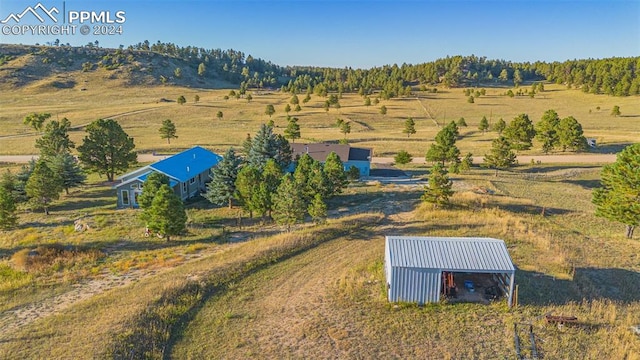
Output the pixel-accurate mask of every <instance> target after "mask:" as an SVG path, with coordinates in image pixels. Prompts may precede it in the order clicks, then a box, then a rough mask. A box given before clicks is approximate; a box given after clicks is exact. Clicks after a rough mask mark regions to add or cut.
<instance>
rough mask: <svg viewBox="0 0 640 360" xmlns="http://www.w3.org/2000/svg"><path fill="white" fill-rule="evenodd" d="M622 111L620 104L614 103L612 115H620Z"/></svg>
mask: <svg viewBox="0 0 640 360" xmlns="http://www.w3.org/2000/svg"><path fill="white" fill-rule="evenodd" d="M621 114H622V113H621V112H620V106H618V105H614V106H613V108H612V109H611V116H615V117H618V116H620V115H621Z"/></svg>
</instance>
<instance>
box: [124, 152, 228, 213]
mask: <svg viewBox="0 0 640 360" xmlns="http://www.w3.org/2000/svg"><path fill="white" fill-rule="evenodd" d="M220 160H222V156H220V155H218V154H216V153H214V152H212V151H209V150H207V149H205V148H203V147H200V146H195V147H192V148H191V149H188V150H185V151H183V152H181V153H178V154H175V155H172V156H169V157H166V158H164V159H162V160H160V161H158V162H155V163H153V164H151V165H147V166H144V167H142V168H140V169H137V170H134V171H132V172H130V173H127V174H124V175H122V176H120V177H119V178H118V180H119V181H120V183H118V184H117V185H115V186H114V188H115V189H116V193H117V196H118V203H117V206H118V207H120V208H124V207H138V196H139V195H140V194H141V193H142V188H143V186H144V182H145V180H146V179H147V177H148V176H149V174H151V173H152V172H158V173H161V174H164V175H166V176H167V177H168V178H169V186H171V188H172V189H173V191H174V192H175V193H176V195H178V196H179V197H180V198H181V199H182V200H186V199H188V198H191V197H194V196H196V195H198V194H200V193H201V192H203V191H206V190H207V188H206V184H207V183H208V182H209V181H210V180H211V177H210V171H211V169H212V168H213V167H214V166H216V165H217V164H218V162H220Z"/></svg>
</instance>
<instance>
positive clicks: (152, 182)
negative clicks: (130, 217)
mask: <svg viewBox="0 0 640 360" xmlns="http://www.w3.org/2000/svg"><path fill="white" fill-rule="evenodd" d="M162 185H169V178H168V177H167V175H165V174H162V173H159V172H155V171H154V172H152V173H151V174H149V175H148V176H147V178H146V179H145V181H144V184H143V186H142V194H140V195H139V196H138V206H140V209H142V213H141V214H140V218H141V219H142V220H143V221H145V222H147V221H148V220H149V216H150V214H149V211H150V210H149V209H150V208H151V204H152V203H153V198H155V197H156V194H157V193H158V190H159V189H160V187H162Z"/></svg>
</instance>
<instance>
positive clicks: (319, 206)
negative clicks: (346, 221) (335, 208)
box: [307, 194, 327, 224]
mask: <svg viewBox="0 0 640 360" xmlns="http://www.w3.org/2000/svg"><path fill="white" fill-rule="evenodd" d="M307 212H308V213H309V215H310V216H311V219H313V222H315V223H316V224H322V223H324V222H325V221H326V219H327V204H325V202H324V200H323V199H322V196H321V195H320V194H316V195H315V196H314V197H313V200H312V201H311V204H309V208H308V209H307Z"/></svg>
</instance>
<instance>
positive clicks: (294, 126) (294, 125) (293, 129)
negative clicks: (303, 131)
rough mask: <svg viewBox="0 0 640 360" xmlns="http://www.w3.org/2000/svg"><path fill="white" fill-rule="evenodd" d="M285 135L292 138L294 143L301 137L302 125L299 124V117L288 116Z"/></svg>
mask: <svg viewBox="0 0 640 360" xmlns="http://www.w3.org/2000/svg"><path fill="white" fill-rule="evenodd" d="M284 137H285V138H287V139H290V140H291V142H292V143H295V142H296V139H299V138H300V125H299V124H298V118H296V117H293V118H292V117H288V123H287V128H286V129H285V130H284Z"/></svg>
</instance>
